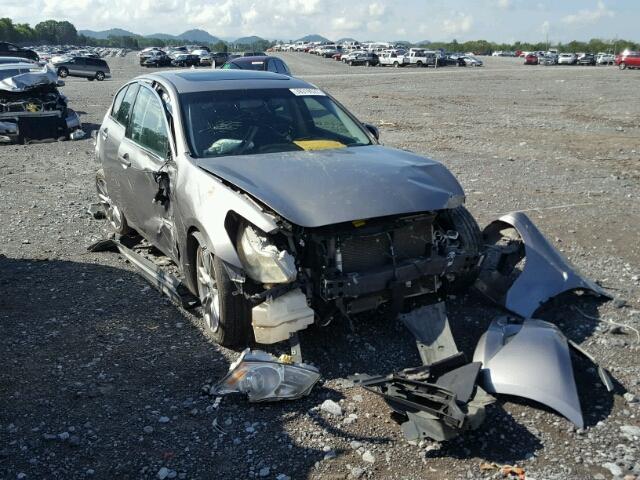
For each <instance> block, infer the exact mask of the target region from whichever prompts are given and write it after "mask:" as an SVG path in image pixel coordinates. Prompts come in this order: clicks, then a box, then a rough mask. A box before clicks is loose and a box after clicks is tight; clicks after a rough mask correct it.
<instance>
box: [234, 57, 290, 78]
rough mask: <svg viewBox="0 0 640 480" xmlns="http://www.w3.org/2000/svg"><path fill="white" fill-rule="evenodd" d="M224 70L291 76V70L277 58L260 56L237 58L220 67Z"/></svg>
mask: <svg viewBox="0 0 640 480" xmlns="http://www.w3.org/2000/svg"><path fill="white" fill-rule="evenodd" d="M222 68H223V69H225V70H263V71H268V72H273V73H281V74H282V75H288V76H292V75H291V70H289V67H288V66H287V64H286V63H284V61H282V60H281V59H279V58H278V57H270V56H267V55H262V56H258V57H238V58H234V59H233V60H230V61H228V62H227V63H225V64H224V65H223V66H222Z"/></svg>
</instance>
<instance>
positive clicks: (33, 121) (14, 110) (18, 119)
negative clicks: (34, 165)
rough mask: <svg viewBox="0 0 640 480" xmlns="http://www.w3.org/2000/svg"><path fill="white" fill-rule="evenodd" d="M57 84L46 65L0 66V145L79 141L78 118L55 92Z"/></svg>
mask: <svg viewBox="0 0 640 480" xmlns="http://www.w3.org/2000/svg"><path fill="white" fill-rule="evenodd" d="M61 84H62V83H61V82H59V81H58V77H57V75H56V72H54V71H53V70H52V69H51V68H50V67H48V66H46V65H45V66H40V65H36V64H33V63H27V62H26V61H20V60H19V59H16V62H14V63H3V64H2V65H0V143H25V144H26V143H32V142H42V141H55V140H65V139H69V138H80V137H81V136H82V135H83V134H84V132H82V130H80V117H79V116H78V114H77V113H76V112H74V111H73V110H72V109H71V108H69V107H68V106H67V99H66V97H65V96H64V95H62V94H61V93H60V92H59V91H58V86H60V85H61ZM78 132H79V133H78Z"/></svg>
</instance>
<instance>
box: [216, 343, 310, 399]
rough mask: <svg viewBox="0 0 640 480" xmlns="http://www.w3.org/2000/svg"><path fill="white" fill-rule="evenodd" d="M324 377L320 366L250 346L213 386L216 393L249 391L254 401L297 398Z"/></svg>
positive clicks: (306, 393) (248, 396) (249, 395)
mask: <svg viewBox="0 0 640 480" xmlns="http://www.w3.org/2000/svg"><path fill="white" fill-rule="evenodd" d="M319 379H320V372H319V371H318V369H317V368H315V367H313V366H311V365H307V364H304V363H294V362H293V361H291V359H289V358H288V356H283V357H281V358H279V359H278V358H276V357H274V356H273V355H270V354H269V353H266V352H263V351H260V350H249V349H246V350H244V351H243V352H242V354H241V355H240V357H239V358H238V359H237V360H236V361H235V362H234V363H232V364H231V366H230V367H229V373H227V375H226V376H225V377H224V378H223V379H222V380H220V381H219V382H218V384H217V385H215V386H214V387H213V388H212V389H211V394H212V395H227V394H230V393H242V394H246V395H247V398H248V399H249V401H250V402H273V401H278V400H296V399H298V398H301V397H304V396H305V395H308V394H309V392H310V391H311V389H312V388H313V386H314V385H315V384H316V383H317V382H318V380H319Z"/></svg>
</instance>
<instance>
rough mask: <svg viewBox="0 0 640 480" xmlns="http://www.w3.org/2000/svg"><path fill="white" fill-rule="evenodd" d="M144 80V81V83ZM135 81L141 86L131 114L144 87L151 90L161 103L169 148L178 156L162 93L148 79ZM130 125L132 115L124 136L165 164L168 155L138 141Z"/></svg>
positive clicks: (173, 156)
mask: <svg viewBox="0 0 640 480" xmlns="http://www.w3.org/2000/svg"><path fill="white" fill-rule="evenodd" d="M143 82H144V83H143ZM133 83H138V85H139V88H138V92H137V93H136V98H135V101H134V102H133V106H132V108H131V116H133V111H134V110H135V108H136V104H137V103H138V98H140V91H141V90H142V89H143V88H144V89H147V90H149V93H151V95H152V97H153V98H155V99H156V100H157V101H158V103H159V104H160V109H161V111H162V113H163V115H162V123H163V124H164V128H165V131H166V132H167V140H168V141H169V150H170V153H171V158H172V159H175V158H176V148H175V144H174V141H173V134H172V131H171V128H170V126H169V122H168V120H167V115H166V112H165V108H164V103H162V99H161V98H160V95H158V92H156V91H155V90H154V89H153V88H151V85H150V82H149V81H148V80H143V81H141V82H133ZM130 127H131V117H129V121H128V122H127V126H126V127H125V131H124V137H123V139H126V140H127V141H129V142H131V143H132V144H133V145H135V146H136V147H138V148H140V149H141V150H144V151H145V152H146V153H147V154H149V155H150V156H151V157H152V158H153V159H154V160H157V161H158V163H160V164H163V163H165V162H166V161H167V160H169V159H168V158H166V157H164V158H163V157H161V156H160V155H159V154H158V153H157V152H154V151H153V150H150V149H149V148H148V147H145V146H144V145H142V144H140V143H138V142H136V141H135V140H134V139H132V138H131V136H130V131H131V130H130Z"/></svg>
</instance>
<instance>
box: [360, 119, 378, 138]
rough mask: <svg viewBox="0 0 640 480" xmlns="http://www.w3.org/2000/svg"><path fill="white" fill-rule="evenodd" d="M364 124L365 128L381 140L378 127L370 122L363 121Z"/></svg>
mask: <svg viewBox="0 0 640 480" xmlns="http://www.w3.org/2000/svg"><path fill="white" fill-rule="evenodd" d="M362 125H363V126H364V128H366V129H367V130H369V133H371V135H373V136H374V138H375V139H376V140H380V130H378V127H376V126H375V125H372V124H370V123H363V124H362Z"/></svg>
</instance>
